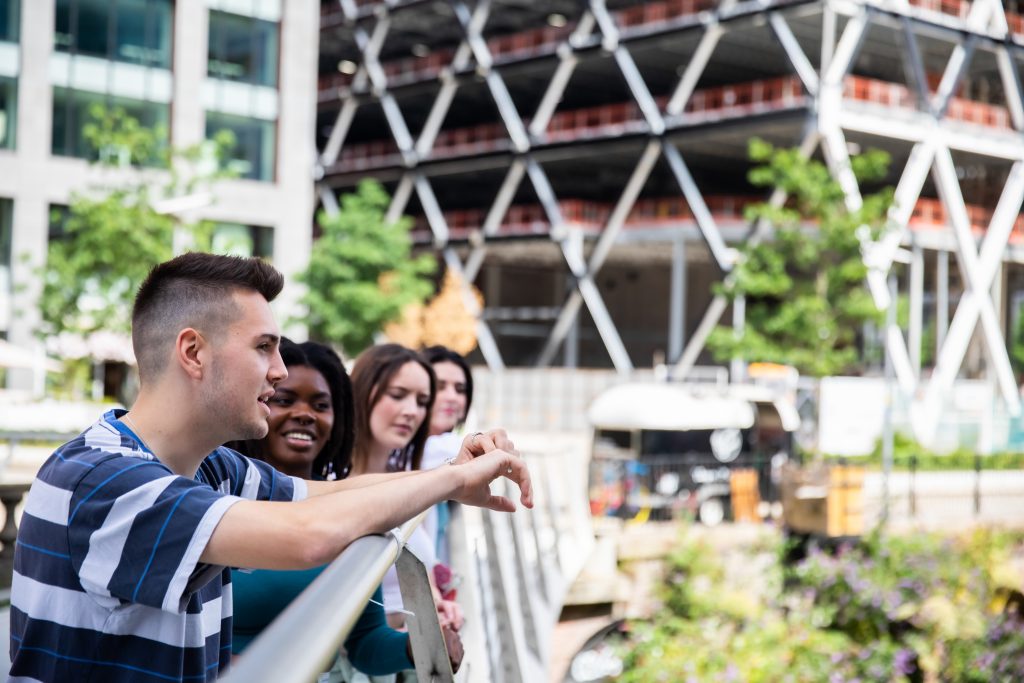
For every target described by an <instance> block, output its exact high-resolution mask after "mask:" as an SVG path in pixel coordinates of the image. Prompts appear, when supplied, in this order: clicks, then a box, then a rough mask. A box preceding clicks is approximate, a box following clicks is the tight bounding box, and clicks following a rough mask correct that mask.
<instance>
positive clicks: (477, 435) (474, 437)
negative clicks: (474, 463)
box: [469, 432, 484, 448]
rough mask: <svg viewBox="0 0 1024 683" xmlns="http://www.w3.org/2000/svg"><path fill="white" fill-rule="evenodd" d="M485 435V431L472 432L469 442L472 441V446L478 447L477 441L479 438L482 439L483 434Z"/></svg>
mask: <svg viewBox="0 0 1024 683" xmlns="http://www.w3.org/2000/svg"><path fill="white" fill-rule="evenodd" d="M483 435H484V433H483V432H473V433H472V434H470V435H469V443H470V444H471V445H472V446H473V447H474V448H476V445H477V441H478V440H479V439H480V437H481V436H483Z"/></svg>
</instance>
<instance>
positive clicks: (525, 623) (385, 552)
mask: <svg viewBox="0 0 1024 683" xmlns="http://www.w3.org/2000/svg"><path fill="white" fill-rule="evenodd" d="M572 456H573V454H566V453H560V454H555V453H550V454H546V455H536V454H531V455H528V456H526V459H527V462H528V464H529V467H530V473H531V478H532V480H533V482H534V500H535V506H534V509H533V510H525V509H520V510H518V511H517V512H515V513H512V514H507V513H499V512H492V511H489V510H481V509H478V508H472V507H462V506H458V505H453V509H452V517H451V522H450V524H449V536H448V537H449V542H450V549H451V564H452V567H453V568H454V569H455V570H456V571H458V572H459V573H461V574H462V576H463V582H462V584H461V586H459V588H458V602H459V603H460V605H461V606H462V609H463V612H464V614H465V616H466V624H465V626H464V627H463V629H462V633H461V635H462V639H463V646H464V648H465V658H464V660H463V664H462V668H461V669H460V671H459V673H458V674H457V675H456V676H452V673H451V669H450V665H449V662H448V656H447V652H446V650H445V647H444V641H443V638H442V636H441V630H440V626H439V624H438V621H437V613H436V611H435V609H434V604H433V596H432V595H431V592H430V586H429V584H428V581H427V575H426V569H425V568H424V566H423V564H422V563H421V562H420V561H419V560H418V559H417V558H416V556H415V555H414V554H413V553H412V552H411V551H409V550H408V549H407V548H404V543H405V541H406V540H407V539H408V538H409V536H410V535H411V533H412V531H413V530H414V529H415V527H416V526H417V525H418V524H419V522H420V520H421V519H422V517H423V515H420V516H419V517H417V518H416V519H414V520H412V521H410V522H408V523H406V524H405V525H403V526H402V527H401V529H399V530H395V531H394V532H392V534H391V535H388V536H366V537H364V538H361V539H359V540H357V541H356V542H354V543H353V544H352V545H350V546H349V547H348V548H347V549H346V550H345V552H343V553H342V554H341V555H339V556H338V558H337V559H336V560H334V562H332V563H331V564H330V565H329V566H328V567H327V569H325V570H324V571H323V572H322V573H321V574H320V576H318V577H317V579H316V580H314V581H313V582H312V583H311V584H310V585H309V586H308V587H307V588H306V590H305V591H303V592H302V594H301V595H299V597H298V598H296V600H295V601H294V602H292V604H291V605H289V606H288V608H287V609H286V610H285V611H284V612H282V613H281V614H280V615H279V616H278V618H277V619H275V620H274V622H273V623H272V624H271V625H270V626H269V627H268V628H267V629H265V630H264V631H263V633H261V634H260V635H259V636H258V637H257V638H256V640H255V641H254V642H253V643H252V644H251V645H250V646H249V647H248V648H247V649H246V652H245V654H244V655H243V656H242V657H240V658H239V659H238V661H237V662H235V664H234V666H233V667H232V670H231V671H230V672H229V674H228V675H227V677H226V678H225V680H226V681H228V682H229V683H241V682H243V681H244V682H245V683H261V682H263V681H266V682H268V683H269V682H271V681H273V682H274V683H291V682H299V681H302V682H306V681H314V680H316V678H317V676H318V675H319V674H320V673H321V672H324V671H326V670H327V669H328V668H329V666H330V664H331V662H332V661H333V660H334V658H335V656H336V654H337V652H338V649H339V648H340V646H341V644H342V643H343V642H344V640H345V638H346V636H347V635H348V633H349V632H350V631H351V629H352V626H353V625H354V624H355V622H356V620H357V619H358V617H359V615H360V614H361V613H362V611H363V609H364V608H365V607H366V603H367V601H368V600H369V598H370V597H371V596H372V594H373V592H374V590H375V589H376V587H377V586H378V585H379V584H380V582H381V579H382V577H383V576H384V573H385V572H386V571H387V569H388V567H390V566H391V564H392V563H395V562H396V561H397V565H398V575H399V583H400V585H401V589H402V598H403V601H404V602H405V604H406V607H407V609H409V611H411V612H413V614H414V615H415V616H414V617H411V618H410V619H409V620H408V622H407V623H408V626H409V634H410V642H411V645H412V650H413V659H414V661H415V662H416V671H417V678H418V680H419V681H421V682H424V683H426V682H428V681H453V680H457V681H459V682H460V683H523V682H524V681H531V682H532V681H539V680H546V679H547V678H548V671H547V664H548V658H549V655H550V652H549V643H550V634H551V631H552V630H553V628H554V625H555V623H556V622H557V621H558V617H559V615H560V613H561V609H562V601H563V598H564V596H565V594H566V591H567V589H568V586H569V584H570V583H571V581H572V579H573V578H574V577H575V575H576V573H578V572H579V570H580V569H581V568H582V566H583V564H584V563H585V562H586V560H587V558H588V556H589V553H590V548H591V546H592V544H593V533H592V531H591V528H590V517H589V510H588V509H587V498H586V484H585V481H586V480H585V475H584V474H582V473H583V472H585V469H584V468H583V466H582V463H579V462H576V461H575V460H576V459H575V458H573V457H572ZM513 488H514V486H513V485H512V484H510V483H508V484H507V488H506V493H507V494H509V497H510V498H513V499H515V497H517V496H515V493H516V492H515V491H513V490H512V489H513ZM297 653H301V654H297Z"/></svg>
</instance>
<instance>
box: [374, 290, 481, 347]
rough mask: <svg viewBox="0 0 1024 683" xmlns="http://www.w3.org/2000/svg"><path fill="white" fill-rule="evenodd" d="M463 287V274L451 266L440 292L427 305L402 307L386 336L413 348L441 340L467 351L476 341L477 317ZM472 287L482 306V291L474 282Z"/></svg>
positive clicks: (387, 329) (472, 292) (472, 291)
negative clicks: (468, 304) (459, 273)
mask: <svg viewBox="0 0 1024 683" xmlns="http://www.w3.org/2000/svg"><path fill="white" fill-rule="evenodd" d="M462 288H463V280H462V278H461V277H460V276H459V275H457V274H456V273H455V272H454V271H452V270H448V271H446V272H445V274H444V279H443V280H442V281H441V290H440V291H439V292H438V293H437V296H435V297H434V298H433V299H431V301H430V303H428V304H427V305H426V306H424V305H422V304H419V303H413V304H409V305H408V306H406V307H405V308H404V309H402V317H401V318H399V319H398V320H396V321H395V322H392V323H388V324H387V325H385V326H384V336H386V337H387V338H388V339H390V340H391V341H393V342H395V343H397V344H402V345H403V346H408V347H409V348H410V349H420V348H424V347H427V346H434V345H435V344H440V345H441V346H446V347H448V348H449V349H451V350H452V351H455V352H456V353H460V354H462V355H463V356H465V355H468V354H469V353H470V352H471V351H472V350H473V349H475V348H476V344H477V338H476V322H477V317H476V315H474V314H473V313H472V312H470V310H469V308H468V307H467V306H466V301H465V299H464V298H463V293H462ZM469 291H470V296H472V297H473V298H474V299H475V300H476V307H477V309H482V308H483V306H484V296H483V294H481V293H480V290H479V289H477V288H476V287H474V286H473V285H469Z"/></svg>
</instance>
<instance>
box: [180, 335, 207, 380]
mask: <svg viewBox="0 0 1024 683" xmlns="http://www.w3.org/2000/svg"><path fill="white" fill-rule="evenodd" d="M207 348H208V344H207V343H206V339H205V338H204V337H203V335H202V334H200V333H199V331H198V330H196V329H194V328H191V327H186V328H185V329H183V330H182V331H181V332H179V333H178V338H177V339H176V340H175V344H174V359H175V360H176V361H177V362H178V365H180V366H181V368H182V370H184V371H185V374H187V375H188V376H189V377H191V378H192V379H202V377H203V371H204V370H205V368H206V353H205V351H206V350H207Z"/></svg>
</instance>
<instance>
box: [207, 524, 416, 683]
mask: <svg viewBox="0 0 1024 683" xmlns="http://www.w3.org/2000/svg"><path fill="white" fill-rule="evenodd" d="M425 516H426V512H422V513H420V514H419V515H417V516H416V517H414V518H413V519H411V520H409V521H408V522H406V523H405V524H403V525H402V526H401V527H400V528H399V529H396V530H394V531H392V532H391V534H390V535H377V534H375V535H371V536H364V537H362V538H359V539H357V540H356V541H354V542H353V543H352V544H351V545H349V546H348V547H347V548H346V549H345V550H344V552H342V553H341V554H340V555H338V557H337V558H335V559H334V561H332V562H331V563H330V564H329V565H328V566H327V568H326V569H324V571H323V572H321V573H320V575H319V576H318V577H317V578H316V579H315V580H314V581H313V582H312V583H310V584H309V586H307V587H306V589H305V590H303V591H302V593H300V594H299V596H298V597H297V598H295V600H293V601H292V603H291V604H290V605H288V607H287V608H286V609H285V610H284V611H283V612H282V613H281V614H280V615H278V617H277V618H276V619H274V621H273V622H272V623H271V624H270V626H268V627H267V628H265V629H264V630H263V632H262V633H260V635H259V636H257V637H256V639H255V640H254V641H253V642H252V644H251V645H249V647H248V648H246V651H245V654H244V655H242V656H241V657H240V658H239V659H238V660H237V661H236V662H235V663H234V665H233V666H232V667H231V670H230V671H229V672H228V674H227V676H225V678H224V680H225V681H226V682H227V683H242V682H245V683H254V682H258V681H267V682H270V681H273V682H274V683H292V682H294V683H299V682H301V683H307V682H308V681H312V680H316V678H317V676H319V675H320V674H321V673H322V672H324V671H326V670H327V669H328V668H329V667H330V664H331V662H332V661H333V660H334V657H335V656H336V655H337V653H338V650H339V648H340V647H341V644H342V643H343V642H344V640H345V638H346V637H347V636H348V634H349V632H350V631H351V630H352V627H353V626H354V625H355V623H356V620H357V619H358V618H359V615H360V614H362V613H363V610H364V609H365V608H366V604H367V602H368V601H369V600H370V597H371V596H372V595H373V592H374V591H375V590H376V589H377V586H378V585H380V582H381V580H382V579H383V577H384V574H385V572H387V570H388V568H389V567H391V565H393V564H394V563H395V559H396V558H397V557H398V554H399V552H401V550H402V547H403V545H404V544H405V543H406V542H407V541H408V540H409V537H410V536H411V535H412V533H413V531H415V529H416V528H417V527H418V526H419V525H420V522H422V521H423V518H424V517H425ZM399 540H400V541H401V543H399V542H397V541H399Z"/></svg>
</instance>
